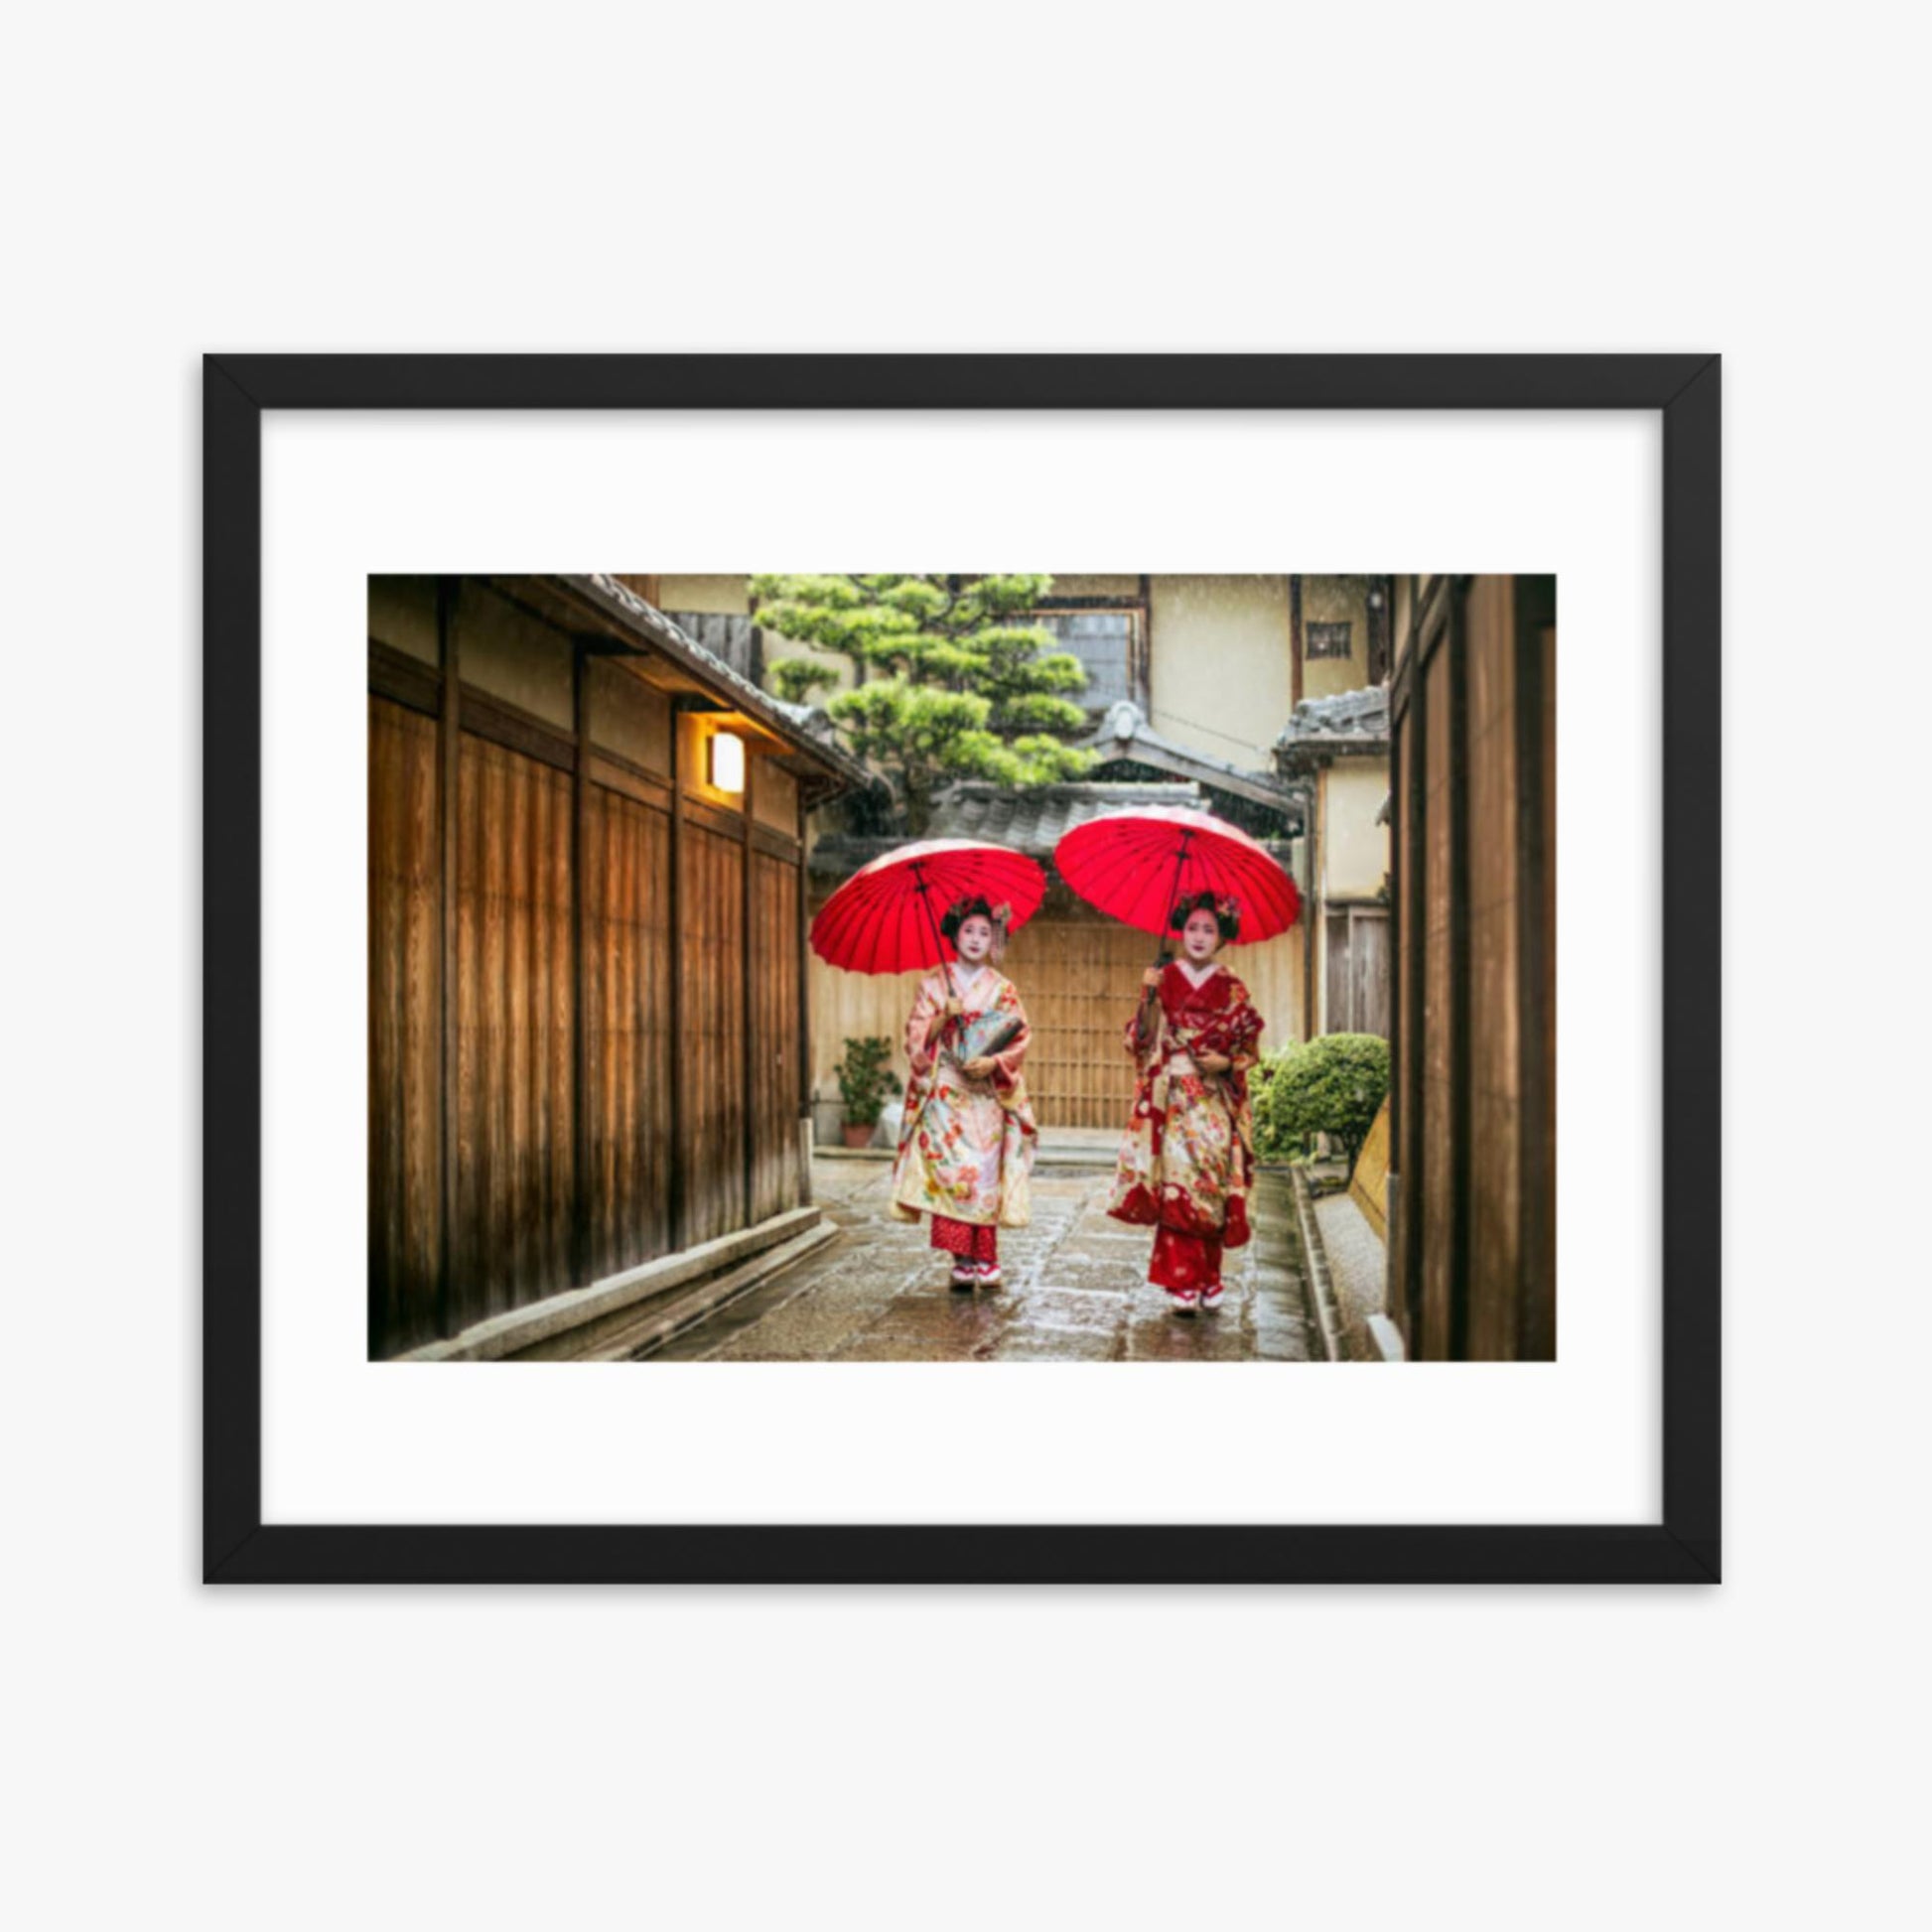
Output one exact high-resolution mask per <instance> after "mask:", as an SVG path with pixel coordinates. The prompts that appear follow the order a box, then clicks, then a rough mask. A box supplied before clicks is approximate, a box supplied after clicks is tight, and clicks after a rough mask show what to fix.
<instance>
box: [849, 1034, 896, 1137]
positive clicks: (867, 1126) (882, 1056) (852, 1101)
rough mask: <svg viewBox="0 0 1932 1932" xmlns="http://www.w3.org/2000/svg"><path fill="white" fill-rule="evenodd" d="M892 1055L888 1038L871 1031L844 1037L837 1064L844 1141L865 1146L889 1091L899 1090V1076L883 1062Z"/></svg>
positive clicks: (890, 1092) (875, 1127)
mask: <svg viewBox="0 0 1932 1932" xmlns="http://www.w3.org/2000/svg"><path fill="white" fill-rule="evenodd" d="M892 1057H893V1043H892V1041H891V1040H889V1039H886V1038H884V1037H882V1036H881V1035H877V1034H875V1035H872V1036H871V1037H870V1038H866V1039H848V1040H847V1041H846V1042H845V1059H844V1061H843V1062H842V1063H841V1064H840V1067H839V1097H840V1099H841V1100H843V1101H844V1103H845V1144H846V1146H847V1147H852V1148H859V1147H865V1146H867V1145H868V1144H869V1143H870V1142H871V1140H872V1137H873V1135H874V1134H875V1133H876V1132H877V1131H878V1127H879V1116H880V1115H881V1114H882V1113H883V1112H884V1111H885V1109H886V1099H887V1096H888V1095H889V1094H895V1093H898V1092H900V1091H901V1088H900V1085H899V1077H898V1075H897V1073H895V1072H894V1071H893V1069H892V1067H891V1066H889V1065H888V1064H887V1062H888V1061H889V1060H891V1058H892Z"/></svg>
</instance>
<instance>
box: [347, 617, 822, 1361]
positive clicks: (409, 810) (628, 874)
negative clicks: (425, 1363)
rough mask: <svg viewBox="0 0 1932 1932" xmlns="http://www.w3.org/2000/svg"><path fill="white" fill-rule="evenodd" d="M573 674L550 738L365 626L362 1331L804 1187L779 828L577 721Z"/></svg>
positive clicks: (465, 1320)
mask: <svg viewBox="0 0 1932 1932" xmlns="http://www.w3.org/2000/svg"><path fill="white" fill-rule="evenodd" d="M449 616H450V614H449V613H447V612H446V613H445V622H446V623H447V624H448V628H449V629H450V631H451V632H452V640H451V643H450V644H449V645H448V646H446V647H447V648H449V649H451V650H452V652H453V650H454V633H455V631H456V628H457V627H456V626H455V624H454V623H453V622H449ZM577 676H578V681H579V693H580V695H579V703H578V711H579V719H578V722H579V727H580V729H579V732H578V733H577V734H574V735H570V734H562V733H558V732H556V731H555V730H554V729H551V728H549V727H545V726H541V725H540V724H539V723H538V722H537V721H534V720H532V719H530V718H528V717H526V716H524V715H522V714H518V713H514V712H512V711H511V709H510V708H509V707H507V706H505V705H503V704H501V703H500V702H498V701H495V700H492V699H490V698H488V697H486V696H484V695H483V694H482V693H480V692H476V691H473V690H472V689H471V688H470V687H468V686H467V685H463V684H462V683H461V682H460V680H459V681H458V682H457V683H456V685H455V689H454V691H452V689H451V685H450V682H449V681H448V680H446V679H445V678H444V677H443V676H442V675H441V674H439V672H438V671H437V670H436V669H435V668H434V667H432V666H429V665H426V664H424V663H422V662H420V661H417V660H411V659H405V658H404V657H403V656H402V655H401V654H400V653H398V652H395V651H392V650H389V649H387V648H385V647H384V646H382V645H381V644H378V643H375V642H372V643H371V646H370V683H371V695H370V698H369V700H368V707H369V710H368V717H369V1280H368V1341H369V1350H370V1353H371V1355H373V1356H386V1355H392V1354H395V1353H398V1352H400V1351H402V1350H404V1349H407V1348H410V1347H413V1346H416V1345H417V1344H419V1343H422V1342H425V1341H429V1340H432V1339H436V1338H439V1337H443V1336H447V1335H450V1334H454V1333H456V1332H457V1331H458V1330H460V1329H462V1328H464V1327H466V1326H468V1325H469V1324H470V1323H472V1322H475V1321H478V1320H481V1319H483V1318H484V1317H485V1316H488V1315H491V1314H495V1313H499V1312H501V1311H505V1310H509V1309H513V1308H518V1307H522V1306H524V1305H525V1304H527V1303H530V1302H533V1301H536V1300H538V1299H540V1298H541V1297H543V1296H546V1295H551V1294H555V1293H557V1292H558V1291H560V1290H563V1289H568V1288H572V1287H575V1286H579V1285H581V1284H583V1283H586V1282H589V1281H593V1280H596V1279H599V1278H601V1277H604V1276H607V1275H611V1274H615V1273H617V1272H619V1271H621V1270H623V1269H626V1268H630V1267H634V1266H635V1265H637V1264H638V1263H640V1262H644V1261H649V1260H652V1259H654V1258H656V1257H658V1256H660V1255H664V1254H668V1253H672V1252H675V1251H676V1250H678V1249H681V1248H685V1247H689V1246H691V1245H693V1244H695V1243H697V1242H700V1241H704V1240H707V1239H710V1238H711V1237H713V1236H715V1235H719V1234H724V1233H728V1232H731V1231H733V1230H736V1229H738V1228H742V1227H744V1226H746V1225H748V1224H750V1223H752V1222H755V1221H759V1220H763V1219H766V1218H768V1217H770V1216H771V1215H773V1214H776V1213H779V1212H781V1211H782V1210H784V1209H786V1208H789V1207H792V1206H796V1205H798V1204H799V1203H800V1202H802V1201H803V1200H804V1199H805V1198H806V1194H807V1174H806V1171H805V1163H804V1158H803V1153H802V1149H801V1145H800V1136H799V1116H800V1113H801V1111H802V1110H803V1105H804V1099H805V1096H804V1093H803V1091H802V1088H801V1066H800V1062H801V1058H802V1051H803V1042H802V1039H801V1029H802V1027H803V1024H804V1016H803V1012H802V1006H801V990H802V979H801V974H802V965H801V957H800V954H801V943H802V928H801V926H800V921H799V904H800V891H799V879H800V867H801V865H802V854H803V845H802V840H801V839H800V838H799V837H797V836H789V835H786V834H784V833H782V832H779V831H778V830H776V829H775V828H774V827H772V826H771V825H769V824H766V823H759V822H758V820H757V817H756V816H755V814H754V812H753V810H752V808H751V807H752V800H751V797H750V795H749V793H748V796H747V799H746V809H745V811H744V812H742V813H727V812H724V811H721V810H718V809H716V808H715V807H712V806H709V805H706V804H703V803H700V802H699V801H697V800H696V799H695V798H693V797H690V796H688V795H687V794H686V792H685V790H684V789H683V788H682V787H674V786H673V784H672V783H671V782H670V780H669V777H668V774H667V775H666V776H664V777H659V776H657V775H655V774H652V773H649V772H647V771H645V770H642V769H641V768H638V767H636V766H632V765H630V764H629V763H628V761H627V760H625V759H621V758H620V757H619V756H618V755H616V754H614V753H609V752H607V751H606V750H605V749H604V748H603V747H602V746H601V745H594V744H593V743H592V742H591V735H590V733H589V732H588V731H587V730H585V729H584V726H585V721H586V717H587V715H588V705H587V701H586V699H585V698H584V696H583V686H584V685H585V683H586V682H587V679H586V677H585V673H584V660H583V659H582V658H581V657H580V659H579V662H578V670H577ZM667 739H668V734H667ZM748 762H749V764H750V765H751V767H752V769H753V773H754V776H753V778H752V779H751V780H750V782H751V783H752V784H754V785H755V784H756V783H757V776H756V774H757V768H758V766H759V759H756V758H754V759H750V760H749V761H748ZM593 773H595V774H596V775H595V776H593ZM786 782H787V783H788V782H789V781H788V780H787V781H786ZM790 816H791V819H792V822H793V823H794V824H798V823H799V820H798V814H797V812H796V810H795V809H794V810H793V811H792V812H791V814H790ZM800 829H801V830H802V826H800ZM674 934H675V935H676V940H675V943H674V939H673V935H674Z"/></svg>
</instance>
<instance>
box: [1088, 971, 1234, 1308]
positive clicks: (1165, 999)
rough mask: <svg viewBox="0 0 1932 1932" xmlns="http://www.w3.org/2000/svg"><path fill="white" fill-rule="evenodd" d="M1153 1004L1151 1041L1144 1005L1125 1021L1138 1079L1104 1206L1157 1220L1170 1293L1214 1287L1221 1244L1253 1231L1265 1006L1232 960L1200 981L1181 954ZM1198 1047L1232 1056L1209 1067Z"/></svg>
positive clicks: (1155, 1273)
mask: <svg viewBox="0 0 1932 1932" xmlns="http://www.w3.org/2000/svg"><path fill="white" fill-rule="evenodd" d="M1157 1011H1158V1015H1159V1025H1158V1027H1157V1029H1156V1031H1155V1035H1154V1038H1153V1040H1152V1042H1151V1043H1150V1044H1147V1045H1143V1044H1142V1042H1141V1040H1140V1038H1139V1035H1138V1028H1139V1024H1140V1020H1139V1015H1138V1014H1137V1015H1136V1016H1135V1018H1134V1019H1133V1020H1130V1021H1129V1022H1128V1023H1127V1047H1128V1050H1129V1051H1130V1052H1132V1053H1133V1054H1134V1055H1135V1056H1136V1058H1137V1059H1138V1061H1139V1063H1140V1079H1139V1082H1138V1084H1137V1085H1136V1088H1135V1093H1134V1112H1133V1114H1132V1116H1131V1117H1130V1119H1129V1120H1128V1123H1127V1132H1126V1134H1125V1135H1124V1136H1123V1137H1122V1140H1121V1144H1120V1164H1119V1168H1118V1171H1117V1173H1116V1174H1115V1177H1114V1191H1113V1197H1112V1199H1111V1200H1109V1202H1108V1203H1107V1212H1108V1213H1109V1214H1111V1215H1113V1217H1114V1218H1115V1219H1116V1220H1120V1221H1131V1222H1133V1223H1134V1224H1136V1225H1137V1226H1140V1227H1153V1228H1154V1229H1156V1230H1157V1232H1156V1234H1155V1237H1154V1262H1153V1266H1152V1267H1151V1268H1150V1270H1149V1271H1148V1279H1149V1280H1150V1281H1153V1282H1155V1283H1158V1284H1159V1285H1160V1286H1161V1287H1162V1288H1165V1289H1166V1290H1167V1291H1168V1292H1169V1293H1170V1294H1171V1295H1180V1294H1192V1293H1197V1292H1200V1291H1204V1290H1208V1289H1212V1288H1215V1287H1218V1285H1219V1283H1220V1280H1221V1250H1222V1249H1223V1248H1239V1247H1241V1246H1242V1245H1244V1244H1245V1243H1246V1241H1247V1239H1248V1233H1249V1228H1248V1189H1249V1186H1250V1184H1251V1182H1252V1180H1253V1176H1254V1125H1253V1120H1252V1117H1251V1115H1250V1113H1249V1108H1248V1077H1247V1076H1248V1069H1249V1068H1250V1067H1251V1066H1253V1065H1254V1064H1255V1062H1256V1061H1257V1060H1258V1059H1259V1058H1260V1054H1259V1053H1258V1051H1257V1050H1256V1044H1255V1042H1256V1041H1257V1040H1258V1039H1259V1038H1260V1036H1261V1016H1260V1015H1259V1014H1258V1013H1256V1011H1255V1009H1254V1005H1253V1003H1252V1002H1251V1001H1250V1000H1249V998H1248V989H1247V988H1246V987H1245V986H1243V985H1242V984H1241V982H1240V981H1239V980H1238V979H1236V978H1235V977H1234V975H1233V974H1232V973H1230V972H1229V971H1228V970H1227V968H1226V967H1225V966H1214V967H1211V968H1210V969H1209V971H1208V974H1207V977H1206V978H1205V979H1204V980H1202V981H1201V982H1200V984H1199V985H1198V986H1196V985H1195V984H1194V982H1193V981H1192V980H1191V979H1189V978H1188V976H1187V973H1186V970H1185V968H1184V967H1182V966H1181V964H1180V963H1179V961H1177V960H1170V961H1169V962H1168V966H1167V970H1166V971H1165V972H1164V973H1163V974H1162V975H1161V986H1160V991H1159V995H1158V1008H1157ZM1195 1053H1219V1054H1222V1055H1223V1056H1225V1057H1226V1058H1227V1059H1229V1060H1231V1061H1232V1062H1233V1065H1232V1066H1231V1067H1230V1068H1229V1070H1228V1071H1227V1072H1225V1073H1221V1074H1207V1073H1202V1072H1200V1071H1199V1070H1198V1069H1197V1068H1196V1067H1195V1066H1194V1062H1193V1057H1192V1056H1193V1055H1194V1054H1195Z"/></svg>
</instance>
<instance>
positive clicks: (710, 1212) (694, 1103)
mask: <svg viewBox="0 0 1932 1932" xmlns="http://www.w3.org/2000/svg"><path fill="white" fill-rule="evenodd" d="M683 845H684V853H683V858H684V871H683V878H682V880H681V881H680V883H679V887H678V924H679V928H680V930H679V935H678V936H679V940H680V960H679V970H680V972H681V973H682V975H683V996H684V1026H683V1035H682V1037H681V1038H680V1039H679V1040H678V1042H677V1047H678V1053H677V1061H678V1064H677V1078H678V1079H679V1081H680V1082H681V1083H682V1086H683V1093H684V1110H683V1112H684V1121H683V1128H684V1175H685V1186H686V1193H685V1203H686V1207H685V1217H684V1229H683V1232H684V1241H685V1245H686V1246H694V1245H695V1244H696V1243H698V1242H700V1241H709V1240H711V1239H712V1238H713V1237H714V1236H716V1235H720V1234H728V1233H730V1232H731V1230H732V1229H734V1228H737V1227H742V1226H744V1224H745V1206H746V1203H745V1162H744V1147H745V1050H746V1043H745V1012H744V1007H743V1003H742V997H741V988H742V973H741V966H740V952H739V948H740V947H741V946H742V945H743V944H744V941H745V931H744V916H745V908H744V884H743V878H742V875H741V873H740V871H739V868H740V866H741V865H742V864H743V862H744V847H743V845H742V844H741V843H740V842H739V841H738V840H736V839H732V838H728V837H726V836H724V835H723V834H721V833H717V832H710V831H706V830H704V829H703V828H702V827H700V826H698V825H696V824H693V823H688V822H687V824H686V825H685V827H684V833H683Z"/></svg>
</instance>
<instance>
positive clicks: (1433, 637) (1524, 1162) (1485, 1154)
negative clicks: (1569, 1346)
mask: <svg viewBox="0 0 1932 1932" xmlns="http://www.w3.org/2000/svg"><path fill="white" fill-rule="evenodd" d="M1554 603H1555V584H1554V580H1551V579H1537V578H1508V577H1476V578H1470V579H1467V580H1463V581H1460V582H1457V583H1455V584H1453V585H1449V584H1439V586H1438V588H1437V591H1436V592H1435V593H1434V594H1432V595H1429V596H1427V597H1426V599H1425V601H1424V603H1423V606H1422V618H1421V621H1420V623H1419V626H1418V629H1417V631H1416V632H1415V634H1414V635H1413V636H1412V638H1411V640H1410V644H1409V650H1408V653H1407V659H1406V661H1405V663H1404V665H1403V668H1402V670H1401V672H1400V673H1399V675H1398V690H1397V702H1396V707H1395V716H1396V729H1395V744H1394V759H1395V764H1394V771H1395V796H1396V799H1397V809H1398V824H1397V839H1396V872H1397V882H1396V911H1397V919H1398V930H1397V933H1396V935H1395V939H1396V951H1397V958H1396V975H1395V978H1396V988H1397V1001H1398V1012H1397V1015H1396V1020H1397V1028H1396V1042H1395V1043H1396V1052H1395V1077H1394V1087H1393V1111H1394V1127H1395V1133H1394V1142H1393V1147H1394V1155H1395V1167H1394V1173H1395V1176H1396V1182H1397V1187H1396V1199H1397V1209H1396V1217H1395V1226H1394V1230H1393V1240H1394V1252H1393V1255H1392V1267H1391V1273H1390V1280H1391V1283H1392V1290H1391V1310H1392V1311H1393V1312H1394V1313H1395V1314H1396V1315H1397V1316H1398V1318H1399V1319H1401V1320H1402V1321H1403V1323H1404V1325H1405V1328H1406V1331H1407V1333H1408V1337H1409V1344H1410V1348H1411V1350H1412V1352H1413V1353H1415V1354H1416V1355H1418V1356H1421V1357H1424V1358H1426V1359H1432V1360H1441V1359H1469V1360H1479V1361H1513V1360H1548V1359H1551V1358H1552V1357H1553V1356H1554V1355H1555V1352H1556V1283H1555V1263H1556V1233H1555V1215H1556V1166H1555V1151H1554V1143H1555V1129H1556V1113H1555V1104H1556V1103H1555V1090H1556V818H1555V812H1556V735H1555V676H1556V663H1555V631H1554V627H1553V625H1551V624H1550V623H1549V622H1548V621H1546V620H1547V617H1548V614H1549V613H1550V612H1552V611H1553V610H1554Z"/></svg>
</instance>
